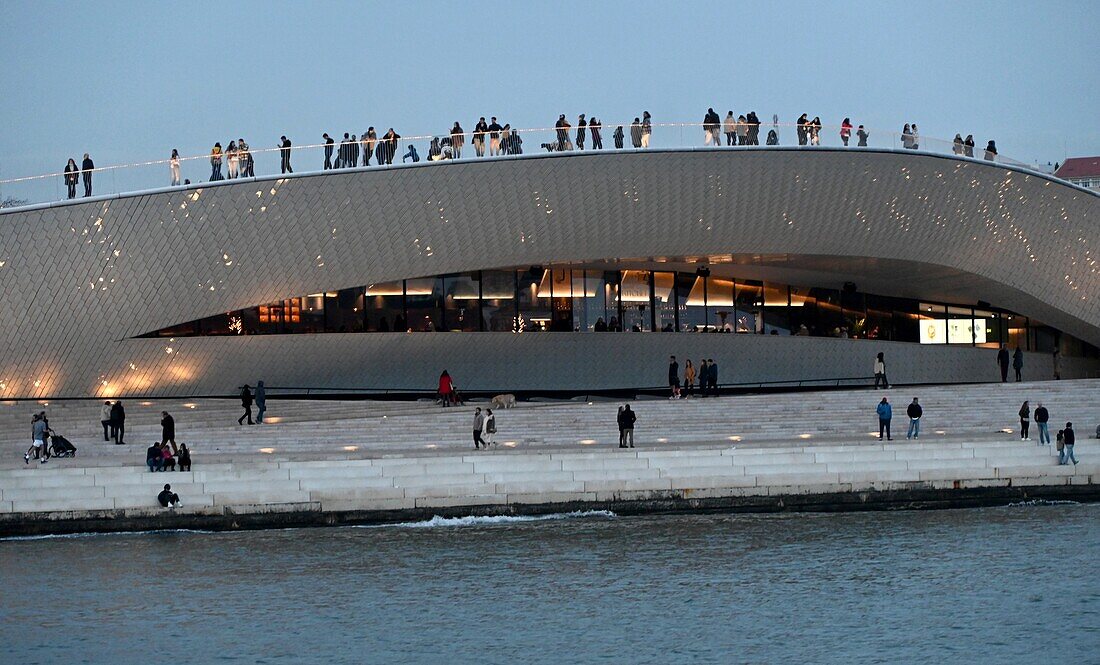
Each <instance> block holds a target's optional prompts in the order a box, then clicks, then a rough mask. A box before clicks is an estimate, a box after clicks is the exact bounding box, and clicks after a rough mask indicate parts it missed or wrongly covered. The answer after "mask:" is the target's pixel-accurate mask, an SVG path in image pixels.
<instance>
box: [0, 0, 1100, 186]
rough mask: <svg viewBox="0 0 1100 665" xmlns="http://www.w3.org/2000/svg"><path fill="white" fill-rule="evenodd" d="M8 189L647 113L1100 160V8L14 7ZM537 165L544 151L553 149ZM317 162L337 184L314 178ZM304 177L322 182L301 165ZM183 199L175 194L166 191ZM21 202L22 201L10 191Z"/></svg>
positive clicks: (5, 163)
mask: <svg viewBox="0 0 1100 665" xmlns="http://www.w3.org/2000/svg"><path fill="white" fill-rule="evenodd" d="M0 12H2V21H0V62H2V64H3V66H2V67H0V91H2V92H0V117H2V118H3V120H4V122H3V129H2V131H0V178H11V177H15V176H21V175H30V174H36V173H45V172H49V171H57V170H60V169H61V167H62V166H63V165H64V163H65V160H66V158H68V157H69V156H73V157H76V158H77V160H78V161H79V158H80V156H81V155H82V154H83V153H84V152H85V151H87V152H90V153H92V156H93V157H94V158H95V160H96V164H97V165H98V166H106V165H108V164H113V163H120V162H130V161H136V160H142V159H163V158H166V157H167V156H168V153H169V152H170V150H171V148H173V147H175V148H178V149H179V150H180V152H181V153H182V154H184V155H189V154H200V153H205V152H207V151H208V150H209V148H210V146H211V145H212V144H213V143H214V141H216V140H217V141H221V142H222V143H223V145H224V144H225V143H226V142H227V141H228V140H229V139H230V138H235V137H237V136H244V137H246V138H247V139H248V141H249V142H250V143H251V144H252V145H253V147H273V146H274V144H275V141H276V140H277V139H278V137H279V136H280V134H283V133H286V134H287V135H288V136H290V137H291V139H292V140H293V141H294V142H295V144H306V143H315V142H317V141H318V140H319V139H320V135H321V132H322V131H329V132H330V133H332V134H333V135H337V133H339V134H338V135H340V136H342V134H343V132H345V131H352V132H362V131H363V130H365V129H366V128H367V126H368V125H374V126H375V127H376V128H378V129H379V134H381V133H382V132H383V131H384V130H385V129H386V128H387V127H389V126H394V127H395V128H396V129H397V131H398V132H400V133H402V134H405V135H412V134H423V133H432V132H434V133H443V132H444V131H446V129H448V128H449V127H450V125H451V123H452V122H453V121H454V120H455V119H458V120H460V121H461V122H462V124H463V126H464V127H465V128H466V129H467V130H470V129H472V127H473V125H474V122H475V121H476V119H477V117H478V116H479V115H485V116H490V115H496V116H498V117H500V119H501V122H502V123H503V122H510V123H512V125H513V126H514V127H536V126H547V125H549V124H551V123H552V122H553V121H554V120H555V119H556V118H557V115H558V114H559V113H566V114H567V115H568V117H569V118H570V120H571V121H572V120H573V119H575V118H576V115H577V114H578V113H582V112H583V113H587V114H595V115H598V116H599V117H600V118H603V119H604V120H605V123H606V124H610V123H613V122H623V121H629V120H630V119H632V118H633V117H634V116H635V115H638V114H640V112H641V111H642V110H643V109H648V110H649V111H651V112H652V113H653V115H654V118H655V121H658V122H670V121H688V122H699V121H700V120H701V119H702V116H703V113H704V112H705V111H706V109H707V107H708V106H714V107H715V109H716V110H718V111H719V112H720V113H721V114H722V115H725V111H726V110H728V109H734V110H735V111H737V112H746V111H749V110H756V111H757V112H758V114H759V115H760V117H761V119H762V120H764V121H765V123H767V122H769V121H770V119H771V116H772V114H773V113H778V114H779V116H780V119H781V121H782V122H793V121H794V120H795V118H796V117H797V116H798V114H799V113H801V112H808V113H809V114H810V117H813V116H814V115H819V116H821V118H822V120H823V121H824V122H825V124H827V125H828V124H837V123H839V121H840V120H841V119H842V118H843V117H844V116H851V118H852V120H853V121H854V122H855V123H856V124H859V123H863V124H866V125H867V126H868V127H871V128H880V129H889V130H894V131H897V130H898V129H900V127H901V125H902V123H904V122H908V121H915V122H917V123H919V124H920V127H921V133H922V135H923V136H926V137H944V138H951V137H952V136H954V134H955V133H956V132H962V133H963V135H964V136H965V135H966V134H967V133H973V134H974V136H975V138H976V139H977V140H978V142H979V144H980V145H984V142H985V141H986V140H988V139H989V138H994V139H996V141H997V144H998V146H999V147H1000V150H1001V153H1002V154H1003V155H1006V156H1010V157H1015V158H1018V159H1022V160H1032V161H1041V162H1044V163H1045V162H1047V161H1052V162H1053V161H1056V160H1062V159H1064V158H1065V157H1066V156H1067V155H1070V156H1075V155H1076V156H1080V155H1095V154H1100V66H1098V63H1100V57H1098V56H1100V2H1095V1H1081V2H1067V1H1051V0H1042V1H1034V2H971V1H967V2H958V1H954V0H952V1H936V2H920V1H916V0H914V1H911V2H894V1H884V0H873V1H851V2H828V1H822V0H816V1H814V2H803V1H801V0H783V1H782V2H734V1H732V0H725V1H723V2H646V1H639V0H634V1H631V2H617V1H616V2H610V1H609V2H603V1H600V0H586V1H583V2H576V1H572V0H566V1H555V2H549V1H546V2H533V1H528V2H392V3H381V2H337V1H327V2H322V1H314V2H288V1H274V2H233V1H221V2H207V1H199V2H195V1H188V2H153V1H141V2H137V1H135V2H116V1H107V2H57V1H53V0H33V1H19V0H4V2H2V3H0ZM531 147H533V146H531ZM308 166H309V168H315V166H313V165H308ZM299 168H301V167H299ZM164 184H167V183H164ZM6 191H10V190H6Z"/></svg>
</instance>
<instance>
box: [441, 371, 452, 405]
mask: <svg viewBox="0 0 1100 665" xmlns="http://www.w3.org/2000/svg"><path fill="white" fill-rule="evenodd" d="M454 394H455V386H454V382H453V381H451V375H450V374H448V373H447V370H443V373H442V374H440V375H439V401H440V402H442V403H443V406H450V405H451V402H453V401H454Z"/></svg>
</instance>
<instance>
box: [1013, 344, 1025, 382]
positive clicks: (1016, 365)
mask: <svg viewBox="0 0 1100 665" xmlns="http://www.w3.org/2000/svg"><path fill="white" fill-rule="evenodd" d="M1012 369H1014V370H1016V382H1017V383H1019V382H1020V381H1022V380H1023V379H1022V378H1021V376H1020V372H1021V371H1022V370H1023V369H1024V352H1023V351H1021V350H1020V345H1018V344H1017V345H1016V351H1015V353H1013V354H1012Z"/></svg>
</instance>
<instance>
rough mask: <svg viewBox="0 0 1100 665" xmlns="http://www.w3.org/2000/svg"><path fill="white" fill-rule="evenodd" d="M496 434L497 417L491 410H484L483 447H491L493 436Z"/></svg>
mask: <svg viewBox="0 0 1100 665" xmlns="http://www.w3.org/2000/svg"><path fill="white" fill-rule="evenodd" d="M496 433H497V417H496V416H495V415H493V410H492V409H485V447H486V448H488V447H489V446H491V445H493V438H494V437H493V435H494V434H496Z"/></svg>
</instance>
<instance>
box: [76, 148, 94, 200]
mask: <svg viewBox="0 0 1100 665" xmlns="http://www.w3.org/2000/svg"><path fill="white" fill-rule="evenodd" d="M94 170H95V163H93V162H92V158H91V157H89V156H88V153H84V161H83V162H81V163H80V172H81V175H83V176H84V197H85V198H87V197H89V196H91V195H92V171H94Z"/></svg>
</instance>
